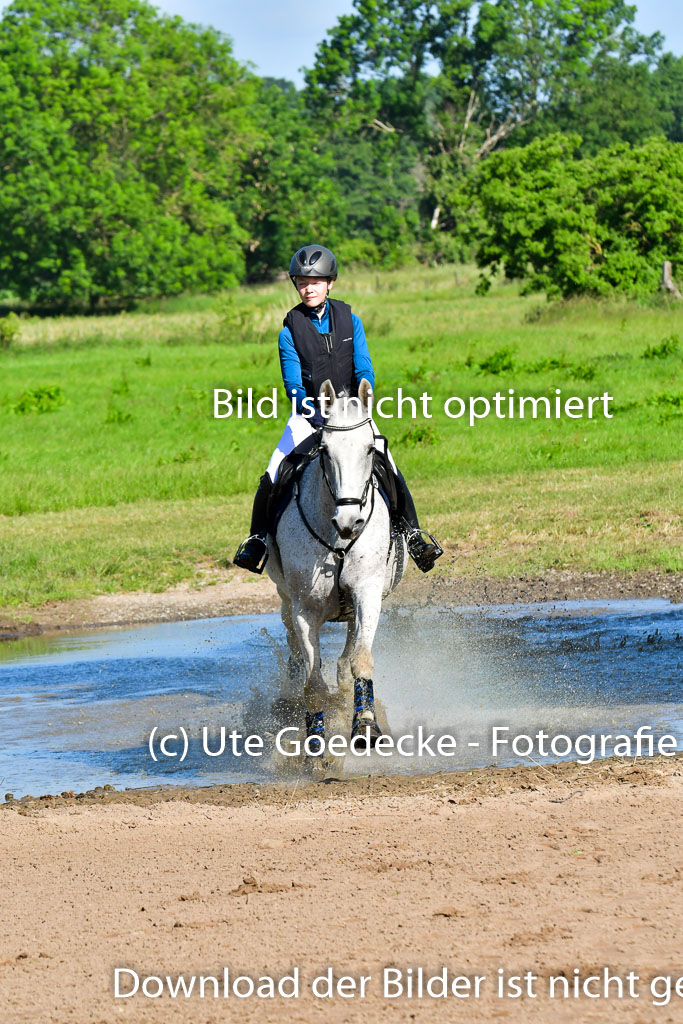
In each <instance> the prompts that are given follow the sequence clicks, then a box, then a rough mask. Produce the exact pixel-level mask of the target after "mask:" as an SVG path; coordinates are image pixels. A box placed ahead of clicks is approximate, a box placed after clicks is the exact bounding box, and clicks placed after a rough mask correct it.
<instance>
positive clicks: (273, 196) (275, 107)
mask: <svg viewBox="0 0 683 1024" xmlns="http://www.w3.org/2000/svg"><path fill="white" fill-rule="evenodd" d="M288 84H291V83H288ZM252 117H253V120H254V133H255V134H254V140H253V142H252V145H251V147H250V149H249V150H248V151H247V152H245V154H244V156H243V159H242V162H241V165H240V180H239V211H240V223H241V224H242V225H243V227H244V228H245V230H246V231H248V235H249V237H248V241H247V244H246V266H247V273H248V275H249V277H250V278H251V279H258V278H263V277H265V276H267V275H268V274H270V273H272V271H273V270H274V269H279V270H282V269H286V268H287V267H288V266H289V260H290V258H291V255H292V253H293V252H294V250H295V249H296V248H297V246H299V245H301V244H302V243H303V242H308V241H312V240H313V239H314V238H322V239H325V240H326V242H327V244H329V245H331V246H333V245H336V244H337V243H338V242H339V241H341V239H342V238H343V237H344V234H343V225H344V210H343V198H342V195H341V190H340V186H339V182H338V175H337V169H336V167H335V163H334V160H333V157H332V154H331V153H330V152H329V150H328V147H326V145H325V143H324V141H322V140H321V139H320V138H319V135H318V133H317V131H316V130H315V129H314V127H313V126H312V125H311V123H310V120H309V119H308V118H307V117H306V112H305V110H304V108H303V104H302V102H301V100H300V98H299V97H298V96H297V93H296V90H295V89H294V86H291V89H290V88H284V87H283V83H281V82H275V81H273V80H272V79H271V80H266V81H263V82H260V83H259V84H258V87H257V89H256V92H255V96H254V103H253V107H252Z"/></svg>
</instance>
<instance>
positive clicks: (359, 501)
mask: <svg viewBox="0 0 683 1024" xmlns="http://www.w3.org/2000/svg"><path fill="white" fill-rule="evenodd" d="M370 422H371V420H370V417H369V416H366V418H365V419H364V420H360V422H358V423H352V424H351V425H350V426H348V427H333V426H330V425H329V424H327V423H324V424H323V426H322V429H323V431H325V430H335V431H342V430H357V429H358V427H364V426H365V424H366V423H370ZM372 433H373V438H374V434H375V432H374V430H373V432H372ZM319 451H320V468H321V469H322V472H323V480H324V481H325V483H326V484H327V489H328V491H329V492H330V494H331V495H332V501H333V502H334V503H335V505H336V506H339V505H360V507H361V508H365V503H366V502H367V500H368V489H369V487H370V484H371V483H372V473H370V476H369V477H368V478H367V480H366V481H365V487H364V488H363V493H362V495H361V496H360V498H338V497H337V495H336V494H335V493H334V491H333V490H332V484H331V483H330V478H329V477H328V475H327V469H326V468H325V457H324V456H325V448H324V446H323V445H320V448H319ZM366 522H367V520H366ZM359 536H360V534H359Z"/></svg>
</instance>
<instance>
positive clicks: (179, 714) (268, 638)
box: [0, 600, 683, 799]
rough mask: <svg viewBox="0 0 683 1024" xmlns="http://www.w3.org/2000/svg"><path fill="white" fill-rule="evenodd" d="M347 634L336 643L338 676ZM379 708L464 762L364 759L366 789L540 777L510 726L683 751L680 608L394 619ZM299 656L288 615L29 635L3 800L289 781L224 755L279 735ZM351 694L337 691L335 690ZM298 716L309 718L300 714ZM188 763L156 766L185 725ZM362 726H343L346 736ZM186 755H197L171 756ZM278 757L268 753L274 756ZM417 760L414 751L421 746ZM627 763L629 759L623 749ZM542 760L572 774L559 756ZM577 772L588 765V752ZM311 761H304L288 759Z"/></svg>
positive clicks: (4, 655)
mask: <svg viewBox="0 0 683 1024" xmlns="http://www.w3.org/2000/svg"><path fill="white" fill-rule="evenodd" d="M344 634H345V628H344V627H341V626H339V625H334V624H330V625H328V626H327V627H325V629H324V631H323V659H324V662H325V665H326V678H328V680H329V682H330V685H331V686H332V684H333V680H334V678H335V671H334V667H335V666H334V660H335V659H336V657H337V655H338V654H339V653H340V652H341V648H342V646H343V641H344ZM374 655H375V672H374V682H375V694H376V697H377V698H378V700H379V701H381V704H382V709H383V712H384V714H385V716H386V722H387V723H388V726H389V729H390V731H391V734H392V735H393V736H394V737H397V736H398V735H401V734H408V733H410V734H413V735H416V734H417V730H418V728H419V727H422V728H423V730H424V734H426V735H429V734H434V735H435V736H437V737H438V736H439V735H442V734H449V735H453V736H455V737H456V738H457V747H456V750H455V752H454V755H453V756H448V757H439V756H424V757H421V758H417V757H401V756H397V755H396V754H394V755H393V756H390V757H379V756H378V755H376V754H375V755H373V756H371V757H353V758H347V762H346V772H347V773H348V774H367V773H372V772H384V773H406V772H410V771H432V770H433V771H436V770H443V769H444V768H446V769H453V770H456V769H463V768H473V767H483V766H485V765H488V764H492V763H495V764H500V765H504V764H519V763H524V764H530V763H532V760H530V759H529V758H527V757H519V756H515V755H514V754H512V753H511V752H510V751H509V749H508V750H506V749H505V748H503V747H501V748H500V750H499V751H498V756H497V757H494V756H493V751H492V747H491V742H490V739H491V730H492V727H493V726H497V727H501V728H502V727H506V726H507V727H509V729H510V734H509V735H510V737H512V736H514V735H515V734H517V733H524V734H529V735H534V734H535V733H537V732H538V730H540V729H542V730H544V731H546V732H547V733H549V734H550V735H557V734H564V735H567V736H569V737H576V736H578V735H582V734H590V735H595V734H600V733H609V734H611V735H615V734H622V733H627V732H630V733H633V732H634V731H635V730H636V729H637V728H638V727H639V726H643V725H647V726H651V727H652V730H653V733H654V735H655V736H658V735H661V734H662V733H666V734H668V735H672V736H674V737H675V738H676V740H677V741H678V745H679V749H683V707H682V706H681V695H682V694H683V667H682V666H683V605H672V604H670V603H669V602H668V601H665V600H648V601H603V602H598V601H573V602H563V603H552V604H551V603H548V604H519V605H507V606H506V605H497V606H493V607H491V608H487V609H482V608H455V609H454V608H436V607H429V608H423V609H412V608H411V609H391V610H388V611H387V612H385V613H384V614H383V616H382V620H381V623H380V628H379V630H378V634H377V638H376V642H375V646H374ZM286 659H287V651H286V647H285V642H284V630H283V628H282V625H281V622H280V619H279V617H278V616H275V615H259V616H238V617H231V618H225V619H206V620H199V621H193V622H180V623H163V624H160V625H151V626H139V627H135V628H126V629H115V630H113V629H109V630H99V631H97V632H90V633H79V634H75V633H69V634H65V635H63V636H57V637H28V638H25V639H23V640H20V641H17V642H14V643H11V644H4V645H0V713H1V714H2V724H3V743H2V749H1V751H0V799H1V798H2V794H4V793H5V792H12V793H13V794H14V796H15V797H19V796H22V795H25V794H27V793H32V794H33V795H40V794H42V793H48V792H49V793H57V792H61V791H62V790H74V791H75V792H81V791H83V790H86V789H91V788H93V787H95V786H98V785H105V784H107V783H108V784H110V785H113V786H115V787H116V788H117V789H121V788H125V787H138V786H154V785H160V784H164V785H168V784H178V785H180V784H182V785H197V786H202V785H210V784H213V783H232V782H247V781H260V782H266V781H274V780H275V778H277V777H279V776H278V773H279V772H280V771H281V768H282V763H283V760H282V758H276V759H274V758H272V757H271V756H269V755H268V754H265V755H264V756H263V757H247V756H245V755H242V756H240V757H238V756H233V755H232V754H231V753H224V754H222V755H221V756H220V757H209V756H208V754H207V753H206V751H205V749H204V746H203V743H202V729H203V727H207V730H208V737H209V746H210V748H211V749H215V743H216V741H217V738H218V736H219V731H220V728H221V727H225V730H226V732H230V730H233V729H235V730H237V731H238V732H240V733H245V732H250V733H256V734H258V735H261V736H263V737H267V736H268V735H269V734H273V733H274V732H276V731H277V728H281V727H282V725H283V724H287V725H289V724H291V725H299V724H300V720H297V721H286V722H283V721H282V719H281V718H280V719H279V720H278V721H277V722H276V721H275V720H274V718H273V715H272V714H271V709H272V708H273V705H274V702H275V701H276V700H277V698H278V696H279V695H281V692H282V685H283V684H282V679H283V678H284V674H285V673H284V666H285V664H286ZM332 688H333V686H332ZM295 715H296V712H295ZM181 726H182V727H183V728H184V729H185V730H186V732H187V735H188V739H189V749H188V753H187V756H186V758H185V759H184V760H183V761H182V763H181V762H180V760H179V756H178V757H175V758H173V757H168V758H166V759H162V760H160V761H159V762H157V763H155V762H154V761H153V760H152V758H151V756H150V751H149V746H148V740H149V735H150V732H151V731H152V729H153V728H154V727H156V729H157V734H156V735H157V737H159V736H161V735H164V734H167V733H169V732H172V733H174V734H175V735H176V736H178V737H180V735H181V734H180V732H179V730H180V727H181ZM349 727H350V712H349V713H348V714H346V713H345V714H344V715H340V714H335V715H334V716H333V717H332V718H331V720H330V721H328V734H329V733H330V732H332V731H335V732H336V731H340V732H344V731H346V732H347V733H348V729H349ZM168 746H170V747H171V748H173V749H175V748H177V750H178V751H180V749H181V747H182V744H181V743H180V742H179V740H178V741H175V740H174V741H169V745H168ZM266 746H267V743H266ZM407 747H410V744H407ZM608 752H611V751H608ZM531 756H532V758H533V759H534V760H537V761H540V762H542V761H543V760H561V759H563V758H562V757H561V756H559V754H557V753H556V754H555V755H553V754H552V753H549V754H548V755H547V756H546V757H545V758H544V757H543V756H542V755H540V756H539V755H538V754H537V752H535V751H534V752H533V753H532V755H531ZM571 756H573V757H574V758H575V757H576V753H574V754H573V755H571ZM289 760H291V761H294V759H288V761H289Z"/></svg>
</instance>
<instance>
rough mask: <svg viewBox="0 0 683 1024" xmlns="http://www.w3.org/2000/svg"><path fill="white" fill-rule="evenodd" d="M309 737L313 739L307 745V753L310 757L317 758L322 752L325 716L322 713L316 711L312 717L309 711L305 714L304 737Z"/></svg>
mask: <svg viewBox="0 0 683 1024" xmlns="http://www.w3.org/2000/svg"><path fill="white" fill-rule="evenodd" d="M310 736H312V737H313V739H312V740H311V742H310V743H309V744H308V750H309V753H310V755H311V757H319V756H320V755H321V754H322V752H323V749H324V747H323V740H324V739H325V716H324V714H323V712H322V711H317V712H316V713H315V714H314V715H312V714H311V712H310V711H307V712H306V737H307V738H308V737H310Z"/></svg>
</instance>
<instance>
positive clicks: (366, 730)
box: [351, 579, 382, 750]
mask: <svg viewBox="0 0 683 1024" xmlns="http://www.w3.org/2000/svg"><path fill="white" fill-rule="evenodd" d="M381 609H382V580H381V579H380V580H379V582H378V583H377V584H376V585H374V586H370V587H369V586H367V585H366V586H365V588H364V589H363V592H362V593H361V594H359V595H358V596H357V598H354V612H355V615H354V624H353V625H354V631H353V650H352V653H351V674H352V675H353V727H352V730H351V737H352V739H353V737H356V736H357V737H358V740H357V741H356V743H355V746H356V749H358V750H361V749H362V747H363V745H364V742H365V743H369V744H370V746H371V747H372V746H374V745H375V742H376V740H377V739H378V737H379V736H381V735H382V730H381V729H380V727H379V725H378V724H377V719H376V718H375V695H374V691H373V685H372V670H373V667H374V659H373V657H372V643H373V640H374V639H375V633H376V632H377V625H378V623H379V615H380V611H381Z"/></svg>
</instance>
